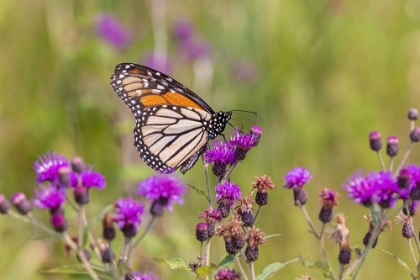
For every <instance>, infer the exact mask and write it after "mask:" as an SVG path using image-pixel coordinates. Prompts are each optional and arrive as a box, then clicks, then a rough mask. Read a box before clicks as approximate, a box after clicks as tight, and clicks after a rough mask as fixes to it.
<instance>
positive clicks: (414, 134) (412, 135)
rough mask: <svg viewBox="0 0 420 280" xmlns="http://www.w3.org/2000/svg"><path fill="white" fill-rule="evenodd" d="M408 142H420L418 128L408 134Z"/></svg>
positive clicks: (419, 129) (419, 128) (419, 130)
mask: <svg viewBox="0 0 420 280" xmlns="http://www.w3.org/2000/svg"><path fill="white" fill-rule="evenodd" d="M410 140H411V141H413V142H419V141H420V127H418V126H416V127H415V128H414V129H413V130H412V131H411V133H410Z"/></svg>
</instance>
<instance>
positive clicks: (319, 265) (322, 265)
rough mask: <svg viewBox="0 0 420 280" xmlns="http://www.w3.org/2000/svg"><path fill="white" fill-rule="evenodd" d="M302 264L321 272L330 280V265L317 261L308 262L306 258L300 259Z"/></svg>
mask: <svg viewBox="0 0 420 280" xmlns="http://www.w3.org/2000/svg"><path fill="white" fill-rule="evenodd" d="M299 259H300V261H301V262H302V264H303V265H304V266H306V267H309V268H312V269H316V270H321V272H322V273H323V274H324V277H327V278H330V271H329V269H328V263H326V262H324V261H316V262H315V263H310V262H308V261H307V260H306V259H305V258H304V257H299Z"/></svg>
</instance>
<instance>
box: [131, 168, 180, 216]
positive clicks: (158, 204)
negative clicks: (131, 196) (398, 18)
mask: <svg viewBox="0 0 420 280" xmlns="http://www.w3.org/2000/svg"><path fill="white" fill-rule="evenodd" d="M186 191H187V188H186V185H185V183H184V182H183V181H182V180H181V179H179V178H176V177H174V176H169V175H161V174H156V175H153V176H150V177H149V178H147V179H145V180H143V181H141V182H140V183H139V185H138V190H137V193H138V194H139V195H142V196H144V197H146V198H147V199H149V200H151V201H152V206H151V208H150V213H151V214H152V215H154V216H161V215H163V211H164V210H165V209H168V210H169V211H173V207H172V204H173V203H179V204H182V203H184V200H183V199H182V196H183V195H184V194H185V193H186Z"/></svg>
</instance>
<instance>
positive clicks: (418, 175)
mask: <svg viewBox="0 0 420 280" xmlns="http://www.w3.org/2000/svg"><path fill="white" fill-rule="evenodd" d="M406 169H407V170H408V171H409V172H410V175H411V178H410V187H414V186H416V185H420V166H418V165H415V164H409V165H408V166H407V167H406Z"/></svg>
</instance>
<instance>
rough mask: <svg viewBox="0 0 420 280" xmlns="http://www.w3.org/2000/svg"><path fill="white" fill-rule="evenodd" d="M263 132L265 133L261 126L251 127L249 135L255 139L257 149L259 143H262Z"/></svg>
mask: <svg viewBox="0 0 420 280" xmlns="http://www.w3.org/2000/svg"><path fill="white" fill-rule="evenodd" d="M262 132H263V131H262V128H261V126H258V125H253V126H251V129H250V132H249V133H250V134H251V137H252V138H254V147H256V146H257V145H258V143H259V142H260V138H261V134H262Z"/></svg>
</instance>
